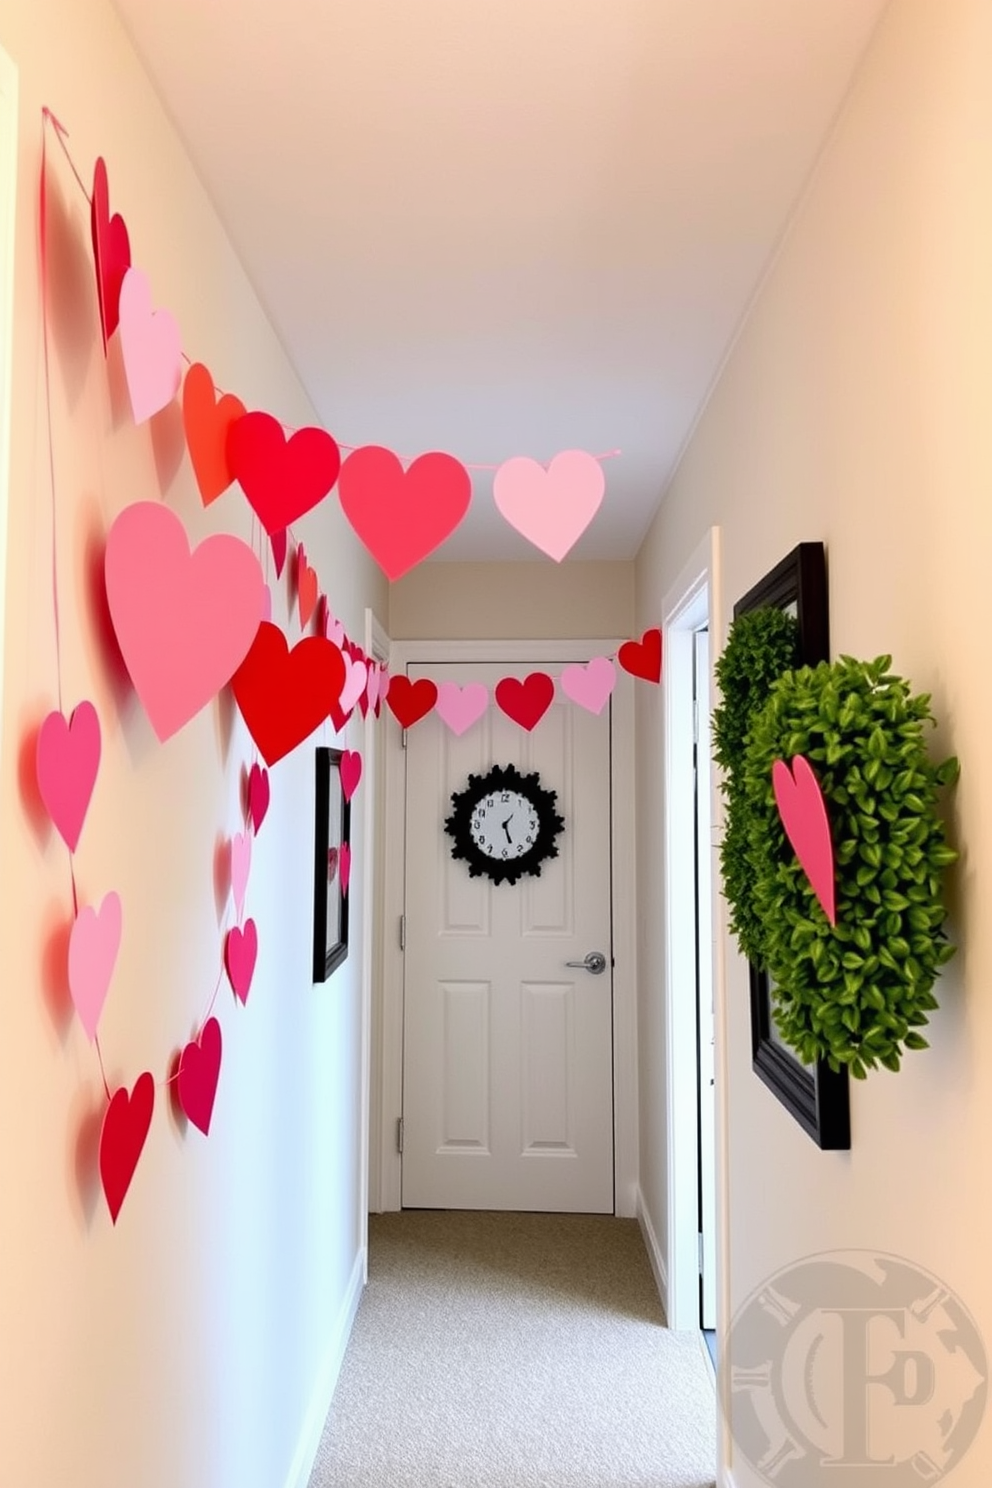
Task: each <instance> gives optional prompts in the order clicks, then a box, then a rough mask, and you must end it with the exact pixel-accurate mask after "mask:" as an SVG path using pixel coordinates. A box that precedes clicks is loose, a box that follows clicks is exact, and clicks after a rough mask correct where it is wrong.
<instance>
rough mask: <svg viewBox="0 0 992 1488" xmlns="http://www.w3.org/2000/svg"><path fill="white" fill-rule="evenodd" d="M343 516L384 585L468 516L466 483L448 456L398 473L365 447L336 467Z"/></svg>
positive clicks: (376, 449) (386, 455)
mask: <svg viewBox="0 0 992 1488" xmlns="http://www.w3.org/2000/svg"><path fill="white" fill-rule="evenodd" d="M338 494H339V496H340V498H341V506H342V508H343V510H344V514H345V516H346V517H347V518H348V521H349V522H350V523H351V525H352V527H353V528H354V529H355V531H356V533H357V534H358V536H359V537H360V538H361V540H362V542H363V543H364V544H365V546H366V547H367V548H368V550H369V552H370V553H371V554H372V556H373V558H374V559H375V560H376V562H377V563H378V565H379V567H380V568H381V569H382V571H383V573H384V574H385V575H386V577H387V578H389V579H398V578H400V577H401V576H402V575H403V574H405V573H407V572H408V571H409V570H410V569H411V568H413V567H414V566H415V565H416V564H418V563H419V562H420V561H421V559H423V558H426V557H427V555H428V553H432V552H433V551H434V549H435V548H436V547H439V546H440V544H441V543H443V542H444V540H445V538H446V537H449V536H450V534H451V533H452V532H454V530H455V528H456V527H457V526H458V524H459V522H460V521H461V520H462V518H463V517H464V515H465V513H466V512H467V511H468V508H469V503H470V502H471V500H472V478H471V476H470V475H469V473H468V471H467V470H466V469H465V466H464V465H462V463H461V462H460V461H459V460H456V459H455V457H454V455H445V454H441V453H439V452H436V451H434V452H432V453H430V454H427V455H420V456H418V458H417V459H416V460H414V461H413V463H412V464H411V465H410V466H409V468H408V469H407V470H405V471H404V469H403V466H402V465H401V464H400V462H399V460H398V459H397V457H396V456H395V455H394V454H393V453H392V451H391V450H387V449H382V448H381V447H380V446H379V445H374V444H370V445H366V446H365V447H364V448H363V449H357V450H355V451H354V452H353V453H352V454H350V455H349V456H348V458H347V459H346V460H345V462H344V465H343V466H342V467H341V480H340V482H339V485H338Z"/></svg>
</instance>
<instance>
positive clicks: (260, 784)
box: [248, 765, 269, 837]
mask: <svg viewBox="0 0 992 1488" xmlns="http://www.w3.org/2000/svg"><path fill="white" fill-rule="evenodd" d="M268 809H269V772H268V770H265V769H263V768H262V767H261V766H260V765H252V767H251V770H250V771H249V774H248V815H249V816H250V817H251V825H252V830H253V831H254V833H255V836H256V837H257V836H258V829H259V827H260V826H261V825H262V823H263V821H264V820H265V813H266V812H267V811H268Z"/></svg>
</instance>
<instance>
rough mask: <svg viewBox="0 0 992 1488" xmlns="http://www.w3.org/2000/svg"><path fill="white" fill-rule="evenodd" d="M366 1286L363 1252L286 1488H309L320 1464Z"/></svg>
mask: <svg viewBox="0 0 992 1488" xmlns="http://www.w3.org/2000/svg"><path fill="white" fill-rule="evenodd" d="M364 1285H365V1251H364V1249H363V1250H360V1251H359V1252H358V1254H357V1255H356V1257H355V1264H354V1266H352V1268H351V1276H350V1278H349V1281H348V1289H347V1291H346V1292H345V1294H344V1301H343V1302H342V1303H341V1309H340V1311H339V1313H338V1318H337V1322H336V1324H335V1326H334V1332H333V1334H332V1336H331V1342H330V1346H329V1348H328V1350H327V1353H326V1355H325V1356H324V1362H323V1364H322V1365H321V1369H320V1373H319V1375H318V1376H317V1382H316V1384H315V1385H314V1389H313V1394H312V1395H311V1397H310V1405H309V1408H308V1409H307V1413H306V1417H305V1418H304V1421H303V1429H302V1430H301V1432H300V1439H299V1441H298V1443H297V1446H296V1451H295V1453H294V1454H293V1461H292V1462H291V1464H290V1467H289V1471H288V1472H287V1474H286V1478H285V1485H284V1488H307V1484H308V1483H309V1482H310V1474H311V1473H312V1472H313V1465H314V1463H315V1461H316V1460H317V1448H318V1447H319V1446H320V1438H321V1437H322V1436H323V1434H324V1426H325V1424H326V1422H327V1413H328V1411H329V1410H330V1408H331V1400H332V1398H333V1395H334V1387H335V1386H336V1384H337V1382H338V1375H339V1374H340V1373H341V1365H342V1363H343V1361H344V1351H345V1349H346V1348H347V1347H348V1339H349V1338H350V1337H351V1330H352V1326H353V1325H354V1322H355V1314H356V1312H357V1311H358V1304H359V1302H360V1301H361V1300H362V1288H363V1286H364Z"/></svg>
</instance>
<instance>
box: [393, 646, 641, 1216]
mask: <svg viewBox="0 0 992 1488" xmlns="http://www.w3.org/2000/svg"><path fill="white" fill-rule="evenodd" d="M620 644H621V642H620V641H619V640H593V641H576V640H569V641H550V640H548V641H394V642H393V645H392V650H391V653H390V660H389V669H390V671H391V672H392V673H394V674H399V673H400V672H404V671H405V670H406V668H407V666H408V665H410V664H412V663H425V664H427V665H429V664H430V663H431V662H435V663H436V662H446V661H447V662H473V661H477V662H492V661H504V662H506V663H507V665H508V666H510V665H513V664H515V663H528V662H533V663H535V664H540V663H543V662H547V661H548V658H549V657H552V656H553V657H555V658H557V659H559V660H560V661H562V662H563V663H568V662H572V661H589V660H590V658H591V657H593V656H603V655H613V654H615V652H616V650H617V647H618V646H619V645H620ZM617 671H618V680H617V686H616V689H615V690H614V693H613V714H612V721H613V730H612V744H611V761H612V779H611V782H610V784H611V793H612V817H611V827H612V858H613V861H612V870H613V947H614V957H615V961H616V965H615V966H614V970H613V1092H614V1095H613V1143H614V1149H613V1150H614V1167H613V1171H614V1201H615V1204H616V1213H617V1214H618V1215H620V1216H622V1217H625V1218H632V1217H633V1216H634V1215H635V1214H636V1192H637V1174H638V1152H637V1004H636V988H637V975H636V970H637V968H636V955H637V942H636V902H635V878H634V833H635V815H634V687H635V686H640V685H642V684H640V683H635V682H634V679H633V678H631V677H628V676H627V675H626V674H625V673H624V672H623V671H622V670H621V669H620V668H618V669H617ZM384 753H385V758H386V809H385V844H384V862H385V875H384V878H385V881H384V884H383V893H382V903H383V939H382V972H383V978H382V980H383V1000H382V1038H381V1043H380V1045H379V1047H378V1048H373V1051H372V1057H373V1071H374V1073H373V1079H372V1086H373V1089H376V1087H377V1086H378V1090H379V1092H380V1104H379V1110H378V1113H377V1115H378V1119H379V1122H380V1134H381V1142H380V1160H379V1182H378V1191H377V1192H376V1190H375V1189H373V1192H372V1194H371V1202H372V1207H373V1209H376V1210H379V1211H384V1210H392V1209H399V1207H400V1157H399V1152H398V1150H397V1144H396V1126H397V1122H398V1120H399V1117H400V1115H401V1114H402V1111H403V954H402V951H401V950H400V945H399V921H400V915H401V914H402V913H403V874H404V853H405V841H404V836H405V775H404V768H403V766H404V757H403V747H402V740H401V737H400V730H399V728H398V727H396V721H395V719H389V720H387V721H386V735H385V750H384ZM377 1057H378V1069H376V1059H377Z"/></svg>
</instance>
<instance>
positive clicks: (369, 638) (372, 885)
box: [358, 607, 389, 1281]
mask: <svg viewBox="0 0 992 1488" xmlns="http://www.w3.org/2000/svg"><path fill="white" fill-rule="evenodd" d="M364 650H365V654H366V656H371V657H372V658H373V659H374V660H376V661H380V662H383V663H385V662H386V661H387V659H388V657H389V637H388V635H387V634H386V632H385V630H384V628H383V626H382V625H381V624H380V623H379V620H378V619H377V618H376V616H375V614H374V612H373V611H372V610H371V609H369V608H368V607H366V610H365V645H364ZM381 723H382V720H381V718H376V716H375V710H374V709H373V708H370V709H369V710H368V712H367V713H366V715H365V737H364V750H363V762H362V763H363V771H362V775H363V782H364V790H363V799H362V806H363V810H362V847H363V850H364V860H363V861H364V871H363V873H362V1092H361V1113H362V1114H361V1151H360V1153H359V1160H358V1172H359V1185H360V1191H359V1205H358V1215H359V1224H360V1226H361V1231H360V1236H359V1243H360V1245H361V1247H362V1250H363V1251H364V1252H365V1257H366V1269H365V1275H364V1278H363V1280H365V1281H368V1279H369V1277H368V1242H369V1204H370V1196H373V1195H376V1194H377V1190H378V1185H379V1120H378V1114H379V1113H378V1105H377V1102H376V1100H375V1098H374V1096H373V1091H374V1090H375V1089H376V1088H377V1087H376V1078H377V1077H378V1073H379V1060H378V1053H377V1052H376V1054H375V1055H373V1032H372V1030H373V1025H374V1023H375V1021H376V1019H375V1014H376V1012H377V1011H378V1006H377V1004H378V999H379V996H380V988H379V987H378V986H377V985H376V983H377V980H378V979H377V977H376V969H377V961H378V958H377V956H376V951H377V949H378V947H379V946H380V945H381V943H382V926H381V923H380V921H381V917H382V909H381V905H380V902H379V900H380V895H379V893H378V892H377V889H378V880H379V879H380V878H381V863H382V841H381V837H382V822H381V820H380V812H379V810H378V807H379V804H380V790H379V785H380V772H381V768H382V767H381V762H380V758H379V756H380V753H381V751H380V748H379V737H380V732H381Z"/></svg>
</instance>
